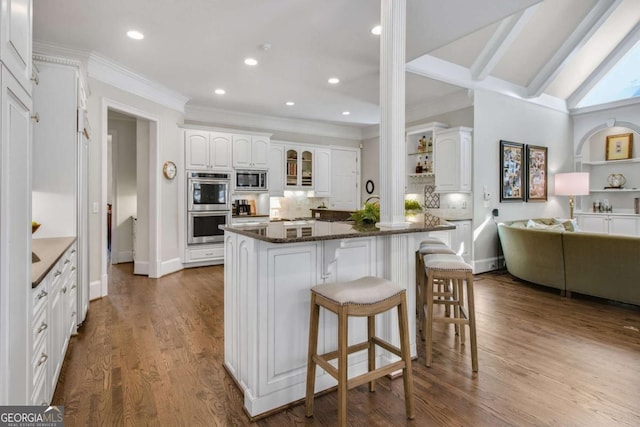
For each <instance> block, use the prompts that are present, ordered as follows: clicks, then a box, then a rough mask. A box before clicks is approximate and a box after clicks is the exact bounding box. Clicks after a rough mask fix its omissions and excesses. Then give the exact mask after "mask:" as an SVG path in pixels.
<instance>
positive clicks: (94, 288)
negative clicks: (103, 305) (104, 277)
mask: <svg viewBox="0 0 640 427" xmlns="http://www.w3.org/2000/svg"><path fill="white" fill-rule="evenodd" d="M102 296H103V295H102V282H101V281H100V280H94V281H93V282H91V283H89V300H91V301H93V300H94V299H98V298H102Z"/></svg>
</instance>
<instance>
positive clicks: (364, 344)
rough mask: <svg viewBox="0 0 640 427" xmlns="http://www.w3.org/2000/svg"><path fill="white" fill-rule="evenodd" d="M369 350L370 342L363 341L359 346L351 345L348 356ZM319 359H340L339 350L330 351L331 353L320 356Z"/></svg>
mask: <svg viewBox="0 0 640 427" xmlns="http://www.w3.org/2000/svg"><path fill="white" fill-rule="evenodd" d="M368 348H369V341H363V342H361V343H358V344H354V345H350V346H349V347H347V354H351V353H355V352H356V351H362V350H366V349H368ZM318 357H322V358H323V359H324V360H332V359H335V358H337V357H338V350H335V351H330V352H329V353H325V354H320V355H318Z"/></svg>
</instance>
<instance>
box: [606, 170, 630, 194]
mask: <svg viewBox="0 0 640 427" xmlns="http://www.w3.org/2000/svg"><path fill="white" fill-rule="evenodd" d="M607 183H608V184H609V186H607V187H604V188H605V190H607V189H614V188H615V189H622V188H623V187H624V185H625V184H626V183H627V179H626V178H625V177H624V175H623V174H621V173H612V174H611V175H609V176H608V177H607Z"/></svg>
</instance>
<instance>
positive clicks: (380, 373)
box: [347, 360, 405, 390]
mask: <svg viewBox="0 0 640 427" xmlns="http://www.w3.org/2000/svg"><path fill="white" fill-rule="evenodd" d="M404 368H405V364H404V360H398V361H397V362H393V363H390V364H389V365H386V366H383V367H381V368H377V369H374V370H373V371H369V372H367V373H366V374H362V375H359V376H357V377H355V378H351V379H350V380H349V381H348V382H347V384H348V385H347V388H348V389H349V390H351V389H352V388H356V387H358V386H361V385H362V384H366V383H368V382H370V381H373V380H375V379H376V378H380V377H384V376H385V375H388V374H390V373H392V372H395V371H398V370H400V369H404Z"/></svg>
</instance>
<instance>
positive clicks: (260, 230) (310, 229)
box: [220, 215, 456, 243]
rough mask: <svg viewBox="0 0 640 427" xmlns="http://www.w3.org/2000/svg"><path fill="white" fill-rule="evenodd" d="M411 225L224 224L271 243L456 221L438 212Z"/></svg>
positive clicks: (416, 229)
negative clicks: (438, 214)
mask: <svg viewBox="0 0 640 427" xmlns="http://www.w3.org/2000/svg"><path fill="white" fill-rule="evenodd" d="M413 221H414V222H410V223H408V225H407V227H388V228H386V227H382V228H381V227H376V226H375V225H370V226H356V225H355V223H354V222H353V221H342V222H329V221H316V220H296V221H278V222H270V223H269V224H262V225H242V224H233V225H230V226H229V225H227V226H220V228H221V229H222V230H224V231H225V232H231V233H237V234H242V235H244V236H249V237H253V238H255V239H258V240H262V241H264V242H269V243H298V242H312V241H319V240H333V239H349V238H357V237H369V236H384V235H391V234H404V233H422V232H429V231H437V230H453V229H455V228H456V226H455V225H453V224H450V223H448V222H447V221H445V220H442V219H440V218H438V217H435V216H426V217H424V218H423V216H422V215H420V216H419V217H418V218H416V217H413Z"/></svg>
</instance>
